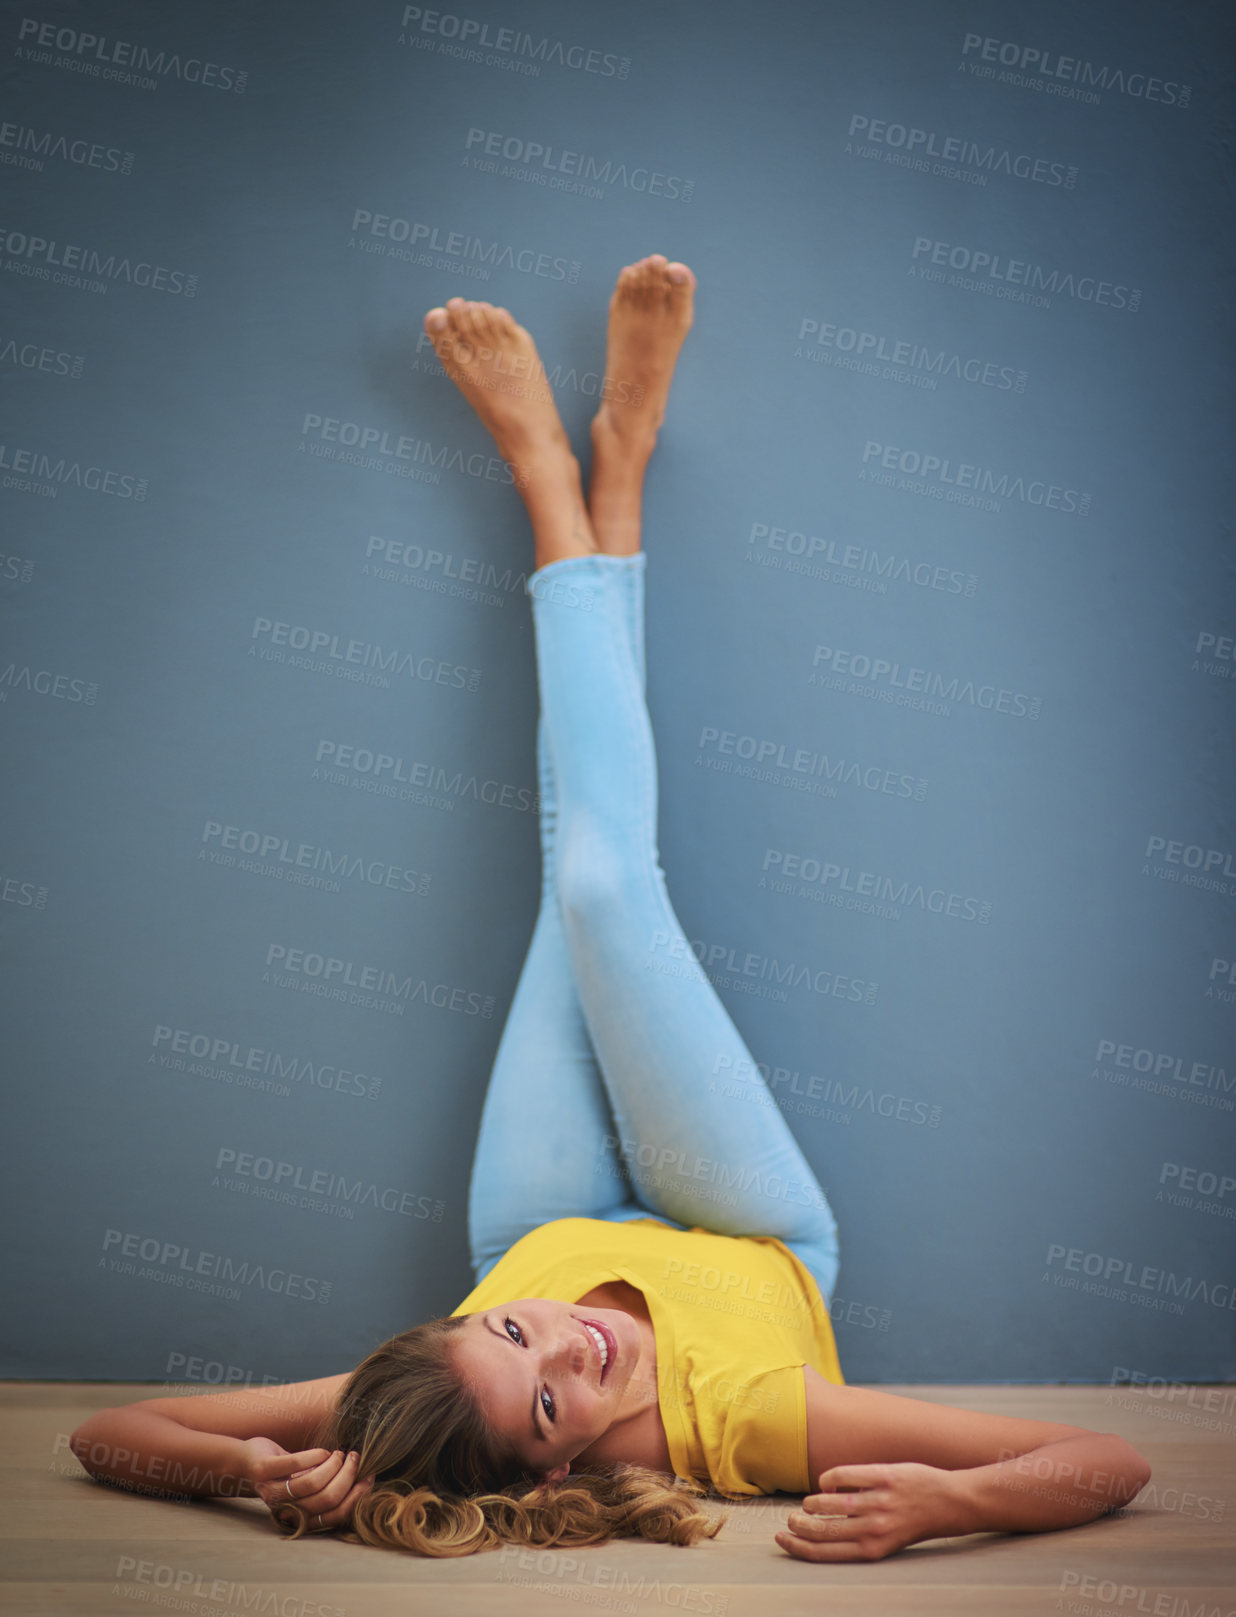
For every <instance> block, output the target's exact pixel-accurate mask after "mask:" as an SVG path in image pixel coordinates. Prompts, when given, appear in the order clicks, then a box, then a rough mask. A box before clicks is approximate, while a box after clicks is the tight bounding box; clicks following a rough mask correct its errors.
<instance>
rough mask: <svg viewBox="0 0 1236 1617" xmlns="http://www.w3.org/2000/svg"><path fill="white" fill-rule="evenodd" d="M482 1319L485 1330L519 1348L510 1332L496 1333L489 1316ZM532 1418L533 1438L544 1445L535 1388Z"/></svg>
mask: <svg viewBox="0 0 1236 1617" xmlns="http://www.w3.org/2000/svg"><path fill="white" fill-rule="evenodd" d="M481 1319H482V1320H483V1322H484V1325H485V1329H486V1330H487V1331H489V1332H490V1333H491V1334H492V1335H494V1336H497V1337H501V1338H502V1340H503V1341H506V1342H509V1343H510V1344H511V1346H512V1347H513V1348H517V1347H518V1346H519V1343H518V1342H517V1341H516V1340H515V1338H514V1337H513V1336H512V1335H511V1333H510V1331H496V1330H494V1327H493V1326H492V1325H491V1324H490V1323H489V1315H488V1314H482V1315H481ZM531 1418H532V1435H533V1437H535V1438H536V1439H537V1440H538V1441H539V1442H541V1443H544V1441H545V1433H544V1432H543V1431H542V1430H541V1428H540V1427H539V1426H538V1425H537V1423H536V1388H535V1387H533V1389H532V1409H531Z"/></svg>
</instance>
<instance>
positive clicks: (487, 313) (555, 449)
mask: <svg viewBox="0 0 1236 1617" xmlns="http://www.w3.org/2000/svg"><path fill="white" fill-rule="evenodd" d="M425 331H426V332H427V333H428V335H429V337H430V338H431V339H432V341H433V345H434V351H435V352H436V353H437V356H438V358H439V359H440V360H441V361H442V364H443V366H444V368H445V370H446V373H447V375H448V376H449V377H450V378H451V380H452V381H453V382H454V383H455V384H456V386H457V387H458V388H459V390H460V392H461V393H462V394H463V395H464V397H465V398H466V399H467V400H468V402H469V403H470V404H471V405H472V407H473V409H474V410H475V411H476V413H477V415H478V416H480V418H481V420H482V421H483V422H484V424H485V425H486V426H487V427H488V428H489V430H490V432H491V433H492V434H493V437H494V442H495V443H496V444H497V446H498V452H499V453H500V454H501V456H502V458H503V459H504V460H505V461H506V462H507V463H508V465H509V466H510V467H511V469H512V471H513V473H514V475H515V487H516V488H517V489H518V491H519V493H520V495H521V497H522V498H523V502H524V504H525V505H526V506H527V508H528V515H529V517H530V518H531V519H532V534H533V541H534V544H535V547H536V566H537V567H538V568H540V567H545V566H548V564H549V563H550V562H553V561H561V560H562V559H563V558H564V557H567V556H588V555H595V554H596V552H597V550H598V548H599V547H598V545H597V540H596V535H595V534H594V532H593V529H592V522H591V520H590V518H589V515H588V507H587V506H586V505H585V503H584V496H583V485H582V482H581V478H580V470H579V462H578V461H577V460H576V458H575V456H574V455H573V454H572V452H571V444H570V440H569V439H568V438H567V435H566V429H565V428H564V427H563V425H562V420H561V418H560V417H559V415H558V407H557V405H556V404H555V403H554V395H553V392H552V390H551V388H550V385H549V382H548V379H547V378H546V375H545V367H544V366H543V365H542V364H541V357H540V355H539V354H538V353H537V351H536V344H535V343H534V342H533V340H532V335H531V333H530V332H528V331H526V330H525V329H524V327H523V326H521V325H520V324H519V323H518V321H517V320H516V319H515V317H514V316H513V315H512V314H511V313H510V312H509V310H507V309H502V308H495V307H494V306H493V305H492V304H490V303H472V302H468V301H466V300H465V299H464V298H451V299H450V300H449V301H448V302H447V303H446V305H445V306H444V307H438V308H436V309H430V310H429V312H428V314H426V316H425Z"/></svg>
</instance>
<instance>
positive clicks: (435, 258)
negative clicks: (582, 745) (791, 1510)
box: [0, 0, 1236, 1382]
mask: <svg viewBox="0 0 1236 1617" xmlns="http://www.w3.org/2000/svg"><path fill="white" fill-rule="evenodd" d="M504 30H505V32H504ZM89 36H94V37H93V38H90V37H89ZM1231 44H1232V40H1231V21H1230V13H1229V12H1228V11H1227V10H1226V8H1223V7H1220V6H1218V5H1212V6H1207V5H1192V6H1190V7H1188V8H1185V9H1184V10H1169V9H1168V8H1163V7H1149V6H1135V7H1130V6H1128V5H1119V6H1117V5H1114V4H1098V5H1092V6H1089V7H1085V8H1082V9H1081V10H1079V9H1078V8H1076V7H1073V6H1069V5H1065V4H1063V3H1058V4H1040V5H1037V6H1035V7H1033V8H1030V9H1029V10H1028V9H1027V8H1024V7H1020V6H1014V5H1012V4H999V3H979V4H967V5H961V4H959V3H947V4H931V5H927V6H923V5H918V4H911V3H907V0H900V3H896V0H877V3H875V4H872V5H864V6H862V7H857V6H845V7H843V6H840V5H836V4H832V3H827V4H817V5H805V4H803V5H788V4H783V5H779V6H776V5H775V6H773V7H771V8H763V9H761V10H759V11H758V12H757V11H756V10H754V9H753V8H752V7H750V6H748V5H741V6H740V5H736V4H733V3H732V0H721V3H719V4H710V5H708V6H703V5H696V6H690V5H675V6H669V7H666V6H664V5H662V4H653V3H651V0H635V3H631V4H625V5H622V6H613V7H588V8H580V7H578V6H568V5H565V4H553V3H545V0H535V3H531V4H521V5H514V4H511V5H509V6H504V5H502V4H497V3H490V0H475V3H474V0H467V4H466V7H464V9H461V10H459V11H458V12H448V11H437V12H434V11H429V10H427V9H425V10H418V9H417V8H409V11H408V13H407V20H406V21H405V11H404V8H403V7H401V6H400V5H399V4H397V3H395V4H387V3H379V0H362V3H360V4H357V5H354V6H349V7H347V8H344V7H342V6H337V5H330V4H326V3H324V0H304V3H301V4H298V5H296V6H295V7H293V6H290V5H273V6H263V7H260V8H258V7H249V6H244V5H234V4H223V5H206V4H202V3H200V0H193V3H190V4H185V5H179V6H177V7H176V8H175V9H174V10H162V9H156V10H152V9H151V8H148V7H144V6H141V5H138V4H134V3H115V4H104V5H92V6H85V5H76V4H61V5H57V6H55V7H51V6H48V7H44V8H37V9H35V10H33V11H30V12H28V13H27V12H25V11H23V9H22V8H19V7H7V8H5V14H4V20H3V36H2V41H0V51H2V52H3V60H4V86H5V109H6V110H5V113H4V119H5V122H4V124H3V129H2V130H0V156H2V157H3V165H2V173H3V186H4V192H5V196H6V201H5V206H4V209H3V215H2V219H0V229H2V232H3V234H2V239H0V268H2V269H3V272H4V274H3V278H2V280H0V287H2V289H3V292H4V294H5V299H4V310H5V312H4V317H3V322H2V331H0V337H2V341H3V347H2V349H0V364H2V366H3V373H4V382H5V389H4V395H3V396H4V400H5V404H4V418H3V435H2V436H3V444H4V449H3V466H2V467H0V476H3V479H4V482H3V488H2V490H0V493H2V496H3V512H4V524H3V526H4V534H5V539H4V554H3V556H2V557H0V588H2V590H3V595H4V608H5V628H4V649H3V652H2V653H0V732H2V735H3V752H4V759H5V776H6V782H7V786H6V792H5V798H6V809H5V815H4V831H3V902H0V925H2V926H3V936H4V947H5V965H4V972H3V977H2V979H0V984H2V987H0V991H2V993H3V998H4V1009H3V1027H4V1033H3V1062H4V1073H5V1087H6V1103H5V1104H6V1112H7V1123H8V1129H7V1131H6V1132H7V1134H8V1142H9V1150H8V1160H7V1164H6V1172H5V1189H6V1193H7V1216H6V1226H5V1227H6V1230H7V1231H8V1234H9V1238H10V1240H9V1245H10V1252H9V1256H8V1273H9V1279H8V1282H7V1290H6V1296H7V1297H8V1299H9V1306H8V1307H7V1309H6V1310H5V1314H6V1322H5V1326H4V1331H3V1339H4V1349H3V1360H2V1362H0V1374H2V1375H5V1376H9V1377H37V1378H49V1379H55V1378H71V1379H118V1380H125V1379H142V1380H157V1379H159V1378H163V1377H167V1378H170V1379H173V1380H184V1379H189V1380H194V1379H196V1380H203V1381H208V1382H221V1381H222V1382H226V1381H260V1380H262V1379H264V1378H266V1379H272V1380H281V1379H284V1378H298V1377H305V1376H312V1375H321V1374H326V1373H333V1372H336V1371H339V1370H341V1369H348V1368H350V1367H351V1366H352V1365H353V1364H354V1363H356V1362H357V1361H358V1360H359V1359H360V1358H361V1357H362V1356H363V1355H364V1354H365V1353H366V1352H368V1351H369V1349H370V1348H371V1347H372V1346H374V1345H375V1344H376V1343H377V1342H378V1341H379V1340H381V1339H382V1338H383V1337H384V1336H386V1335H388V1334H390V1333H391V1332H393V1331H396V1330H399V1329H402V1328H403V1327H405V1326H407V1325H409V1324H412V1323H414V1322H415V1321H417V1320H418V1319H422V1318H426V1317H428V1316H429V1315H431V1314H436V1313H445V1312H448V1311H449V1310H450V1309H451V1308H453V1307H454V1306H455V1305H456V1304H457V1303H458V1301H459V1300H460V1299H461V1297H462V1296H463V1295H465V1294H466V1292H467V1291H468V1290H469V1289H470V1286H471V1276H470V1272H469V1269H468V1264H467V1245H466V1224H465V1211H466V1191H467V1177H468V1171H469V1166H470V1161H471V1154H472V1148H473V1144H474V1141H475V1133H476V1125H477V1120H478V1116H479V1111H480V1106H481V1102H482V1098H483V1095H484V1089H485V1083H486V1078H487V1074H488V1068H489V1063H490V1062H491V1060H492V1057H493V1053H494V1050H495V1047H496V1044H497V1040H498V1037H499V1034H500V1031H501V1027H502V1020H503V1016H504V1014H505V1010H506V1007H507V1005H508V1004H509V1001H510V997H511V994H512V991H513V988H514V985H515V981H516V977H517V974H518V971H519V967H520V964H521V961H522V958H523V951H524V948H525V946H526V944H527V941H528V938H529V935H530V932H531V927H532V922H533V917H534V914H535V907H536V901H537V896H538V872H539V864H538V861H539V853H538V843H537V819H536V796H535V789H536V782H535V772H534V753H533V743H534V727H535V719H536V688H535V671H534V663H533V648H532V640H531V627H530V619H529V611H528V601H527V597H526V595H525V594H524V592H523V588H522V585H523V578H524V574H525V570H526V569H527V567H528V566H529V565H530V555H531V545H530V535H529V531H528V525H527V521H526V518H525V516H524V513H523V510H522V508H521V506H520V504H519V501H518V498H517V496H516V495H515V494H514V492H513V491H512V490H511V489H510V487H509V486H507V484H506V482H505V481H504V477H503V469H502V468H501V466H500V465H499V464H498V463H496V461H495V460H494V458H493V451H492V445H491V444H490V442H489V440H488V438H487V436H486V434H485V433H484V431H483V429H482V428H481V427H480V426H479V424H478V423H477V421H476V420H475V418H474V417H473V416H472V414H471V412H470V411H469V409H468V408H467V406H466V405H465V404H464V403H463V401H462V400H461V398H460V397H459V396H458V395H457V393H456V392H455V390H454V388H453V386H452V385H451V383H450V382H449V381H448V380H447V379H446V378H445V377H444V376H443V374H442V373H441V370H440V368H439V367H438V366H437V364H436V361H435V360H434V356H433V353H432V350H431V349H430V348H429V347H428V346H427V345H426V344H425V343H424V342H423V341H418V337H419V333H420V323H421V319H422V317H423V314H424V311H425V310H426V309H427V308H429V307H430V306H431V305H432V304H434V303H437V302H441V301H444V300H445V299H446V298H448V297H450V296H453V295H456V294H462V295H465V296H474V297H480V298H486V299H488V300H490V301H492V302H496V303H502V304H505V305H506V306H508V307H509V308H510V309H511V310H512V311H513V312H514V313H515V315H516V317H517V318H518V319H519V320H521V321H522V322H523V323H524V324H526V325H527V326H528V327H529V328H530V329H531V330H532V332H533V333H534V335H535V336H536V338H537V341H538V343H539V345H540V349H541V352H542V354H543V356H544V358H545V362H546V366H547V369H548V370H549V373H550V377H551V380H552V381H553V383H554V386H555V390H556V393H557V397H558V400H559V405H560V408H561V410H562V414H563V417H564V420H565V421H566V423H567V426H568V428H569V429H570V430H571V432H572V434H573V437H574V439H575V443H576V447H577V452H579V453H580V454H581V456H583V457H584V460H585V468H586V454H587V447H588V440H587V430H586V428H587V422H588V420H589V418H590V416H591V415H592V413H593V411H594V410H595V408H596V404H597V388H598V384H599V378H600V373H601V371H602V368H603V356H604V334H605V315H606V303H607V299H608V296H609V292H610V289H611V287H612V284H613V280H614V277H615V275H616V273H617V271H618V269H619V268H620V267H621V265H623V264H624V263H628V262H631V261H633V260H635V259H637V258H639V257H641V256H643V255H644V254H646V253H651V252H658V251H660V252H665V253H666V254H667V255H668V256H670V257H672V258H682V259H685V260H686V261H687V262H689V263H690V264H691V265H692V267H693V268H694V270H695V271H696V274H697V275H698V277H699V282H700V289H699V294H698V299H697V318H696V325H695V328H694V330H693V331H692V333H691V335H690V337H689V338H688V341H687V344H686V346H685V348H684V350H683V355H682V359H681V362H680V365H679V369H678V374H677V377H676V380H675V383H674V389H673V395H672V399H671V404H670V410H669V417H668V421H667V424H666V426H665V429H664V431H663V433H662V437H661V441H660V444H659V447H658V450H657V454H656V458H655V461H654V463H653V466H652V469H651V472H650V475H649V478H648V483H647V521H646V534H645V542H646V548H647V550H648V552H649V565H648V628H647V636H648V666H649V675H648V683H649V704H650V708H651V712H652V716H653V723H654V728H655V732H656V736H657V743H658V754H659V761H660V771H661V853H662V859H663V863H664V865H665V869H666V871H667V874H668V879H669V885H670V891H671V895H672V897H673V900H674V903H675V905H676V908H677V910H678V913H679V915H680V918H681V920H682V922H683V926H684V928H685V930H686V932H687V935H688V937H689V938H690V939H691V940H692V941H693V945H694V946H695V947H696V949H697V952H699V953H700V954H701V955H702V956H703V957H704V960H705V965H706V967H707V969H708V970H709V971H710V973H711V974H712V975H713V978H714V981H715V982H716V984H717V987H718V992H719V993H720V994H721V997H722V999H723V1001H724V1002H725V1004H726V1005H727V1007H728V1008H729V1010H730V1012H731V1013H732V1015H733V1017H734V1019H735V1021H736V1023H737V1025H738V1027H739V1029H740V1030H741V1032H742V1033H743V1035H744V1037H745V1039H746V1041H747V1043H748V1045H749V1046H750V1048H751V1050H752V1052H753V1054H754V1055H755V1057H756V1059H757V1060H758V1061H760V1062H762V1063H765V1064H766V1065H767V1067H768V1069H769V1073H770V1076H771V1078H772V1080H773V1087H774V1093H775V1094H776V1095H777V1097H778V1101H779V1104H781V1105H783V1107H784V1108H785V1114H786V1116H787V1118H788V1120H789V1121H790V1124H791V1126H792V1127H793V1129H794V1131H795V1134H796V1136H797V1137H798V1139H799V1140H800V1141H801V1143H802V1145H803V1148H804V1150H805V1151H806V1153H807V1155H808V1157H809V1159H810V1160H811V1162H812V1164H813V1166H814V1167H815V1169H816V1171H817V1173H818V1174H819V1177H820V1179H821V1182H822V1183H823V1185H824V1187H825V1189H826V1191H827V1192H828V1194H829V1197H830V1199H831V1201H832V1203H833V1205H834V1207H835V1210H836V1212H837V1216H838V1220H839V1223H840V1228H841V1237H842V1265H841V1273H840V1278H839V1282H838V1288H837V1295H836V1297H835V1298H834V1300H833V1310H832V1311H833V1316H834V1321H835V1329H836V1333H837V1338H838V1345H839V1349H840V1353H841V1359H842V1364H843V1367H844V1368H845V1370H846V1373H847V1375H848V1377H849V1378H850V1379H852V1380H864V1381H881V1380H885V1381H901V1382H907V1381H929V1382H949V1381H956V1382H982V1381H1017V1380H1032V1381H1052V1380H1081V1381H1109V1380H1113V1379H1114V1380H1122V1379H1127V1378H1129V1377H1130V1376H1138V1377H1140V1376H1166V1377H1176V1378H1184V1379H1189V1380H1206V1379H1219V1378H1223V1377H1228V1376H1230V1375H1231V1374H1232V1372H1233V1369H1234V1368H1236V1361H1234V1360H1233V1353H1232V1341H1233V1333H1232V1323H1233V1318H1234V1317H1236V1315H1234V1313H1233V1308H1232V1304H1233V1301H1234V1300H1236V1298H1234V1292H1233V1287H1234V1285H1236V1265H1234V1264H1233V1260H1232V1243H1231V1231H1232V1214H1233V1208H1234V1207H1236V1182H1234V1176H1236V1140H1234V1135H1233V1106H1234V1101H1236V1073H1234V1071H1233V1054H1232V1050H1233V1042H1232V1034H1233V1021H1234V1017H1236V986H1234V975H1233V971H1232V967H1231V965H1230V962H1232V961H1233V960H1236V937H1234V936H1233V929H1232V924H1231V917H1232V912H1233V905H1234V904H1236V828H1234V826H1233V817H1232V812H1231V808H1232V795H1233V794H1232V787H1233V779H1232V749H1231V736H1232V724H1231V715H1232V704H1233V701H1234V700H1236V681H1234V679H1233V675H1234V674H1236V662H1234V661H1233V642H1232V638H1231V637H1232V635H1233V632H1234V631H1236V613H1234V612H1233V600H1232V575H1233V545H1232V534H1231V524H1230V514H1229V513H1230V503H1231V481H1230V461H1229V459H1228V454H1229V449H1228V446H1229V445H1230V429H1231V419H1232V410H1231V387H1230V376H1231V361H1232V352H1231V344H1230V341H1229V339H1230V333H1231V304H1230V286H1231V279H1230V270H1231V237H1232V220H1233V213H1232V210H1231V207H1230V202H1231V182H1230V150H1229V147H1230V138H1229V137H1230V130H1231V123H1232V101H1231V96H1230V86H1231V63H1232V52H1231ZM1031 53H1037V54H1031ZM242 75H243V77H242ZM1186 87H1187V92H1186ZM1062 91H1063V92H1065V93H1060V92H1062ZM492 154H496V155H492ZM821 648H823V649H821ZM813 676H814V677H813ZM924 702H926V703H927V705H924ZM246 861H247V864H246ZM795 861H798V862H797V864H795Z"/></svg>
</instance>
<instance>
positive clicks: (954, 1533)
mask: <svg viewBox="0 0 1236 1617" xmlns="http://www.w3.org/2000/svg"><path fill="white" fill-rule="evenodd" d="M982 1470H983V1467H981V1466H977V1467H973V1468H969V1467H968V1468H966V1469H964V1470H959V1471H944V1472H942V1473H941V1475H942V1477H943V1479H944V1482H943V1489H944V1498H945V1505H944V1515H945V1520H946V1523H947V1526H946V1528H945V1531H944V1532H943V1533H942V1534H941V1537H946V1538H959V1537H961V1536H962V1535H963V1534H966V1533H981V1532H982V1531H983V1528H984V1522H983V1512H982V1504H981V1499H980V1474H981V1472H982Z"/></svg>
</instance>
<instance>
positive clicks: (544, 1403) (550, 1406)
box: [541, 1387, 558, 1420]
mask: <svg viewBox="0 0 1236 1617" xmlns="http://www.w3.org/2000/svg"><path fill="white" fill-rule="evenodd" d="M541 1408H542V1409H543V1410H544V1411H545V1413H546V1414H547V1415H548V1416H549V1418H550V1420H557V1418H558V1406H557V1404H555V1403H554V1397H553V1394H552V1393H551V1392H550V1390H549V1388H548V1387H544V1388H542V1390H541Z"/></svg>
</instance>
